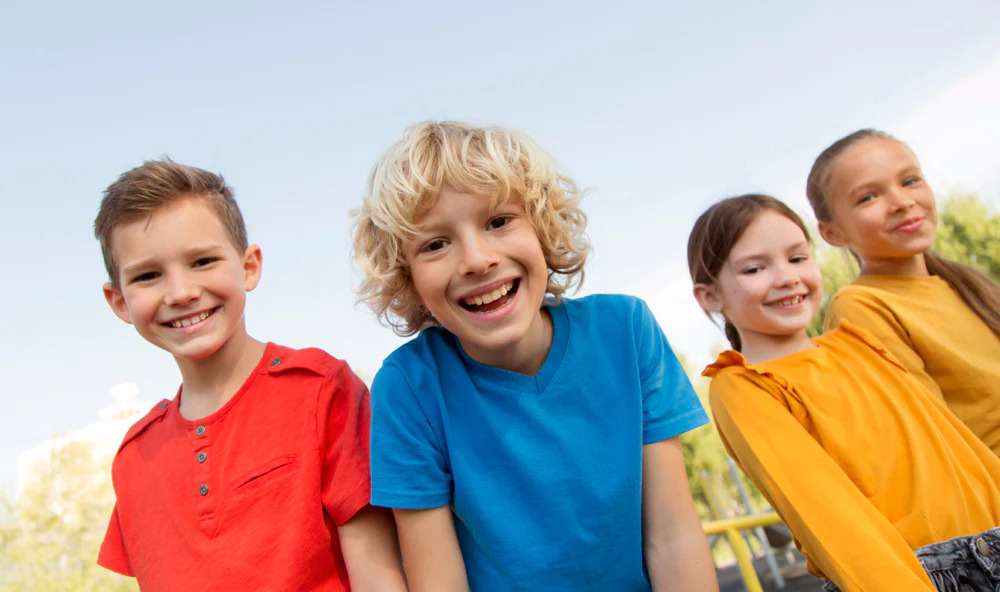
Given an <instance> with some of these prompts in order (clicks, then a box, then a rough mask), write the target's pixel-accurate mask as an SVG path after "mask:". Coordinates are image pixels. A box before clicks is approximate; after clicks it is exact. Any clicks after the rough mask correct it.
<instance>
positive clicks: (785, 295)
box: [695, 210, 823, 361]
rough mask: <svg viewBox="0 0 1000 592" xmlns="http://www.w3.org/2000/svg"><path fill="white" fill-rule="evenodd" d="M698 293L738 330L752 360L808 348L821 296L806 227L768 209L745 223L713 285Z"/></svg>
mask: <svg viewBox="0 0 1000 592" xmlns="http://www.w3.org/2000/svg"><path fill="white" fill-rule="evenodd" d="M695 295H696V297H697V298H698V300H699V303H700V304H701V305H702V306H703V307H704V308H705V309H706V310H709V311H713V312H721V313H722V314H723V315H725V317H726V318H727V319H728V320H729V322H731V323H732V324H733V325H734V326H735V327H736V328H737V330H738V331H739V334H740V340H741V341H742V351H743V354H744V356H746V357H747V359H748V360H755V361H759V360H763V359H773V358H775V357H779V356H781V355H785V354H787V353H791V352H792V351H798V350H799V349H803V348H804V347H809V346H810V345H809V343H810V342H809V337H808V336H807V335H806V332H805V329H806V326H808V325H809V321H811V320H812V318H813V316H814V315H815V314H816V311H817V310H819V305H820V301H821V299H822V297H823V284H822V279H821V277H820V272H819V266H818V265H817V264H816V261H815V260H814V259H813V257H812V249H811V248H810V245H809V242H808V241H807V240H806V237H805V234H803V232H802V229H800V228H799V227H798V225H796V224H795V222H793V221H791V220H789V219H788V218H787V217H785V216H783V215H781V214H779V213H777V212H775V211H772V210H765V211H763V212H762V213H760V214H759V215H758V216H757V218H756V219H755V220H754V221H753V223H751V224H750V226H748V227H747V229H746V230H745V231H744V232H743V234H742V236H741V237H740V239H739V240H738V241H736V244H734V245H733V248H732V250H731V251H730V252H729V256H728V257H727V258H726V261H725V262H724V263H723V264H722V268H721V269H720V271H719V273H718V277H717V278H716V281H715V283H714V284H711V285H709V284H699V285H697V286H696V290H695Z"/></svg>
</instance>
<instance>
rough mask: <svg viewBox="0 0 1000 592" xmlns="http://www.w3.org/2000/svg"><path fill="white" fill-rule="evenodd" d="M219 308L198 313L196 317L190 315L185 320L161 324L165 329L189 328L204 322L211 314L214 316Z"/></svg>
mask: <svg viewBox="0 0 1000 592" xmlns="http://www.w3.org/2000/svg"><path fill="white" fill-rule="evenodd" d="M219 308H221V307H219V306H216V307H215V308H213V309H212V310H206V311H205V312H201V313H198V314H196V315H191V316H189V317H187V318H184V319H176V320H173V321H170V322H169V323H163V326H165V327H172V328H174V329H183V328H184V327H190V326H191V325H197V324H198V323H200V322H202V321H204V320H205V319H207V318H208V317H210V316H212V315H213V314H215V312H216V311H217V310H219Z"/></svg>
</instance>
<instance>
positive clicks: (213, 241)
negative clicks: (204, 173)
mask: <svg viewBox="0 0 1000 592" xmlns="http://www.w3.org/2000/svg"><path fill="white" fill-rule="evenodd" d="M111 248H112V250H113V253H114V256H115V260H116V261H117V262H118V269H119V273H118V279H119V286H121V288H120V289H117V288H115V287H114V286H112V284H110V283H108V284H105V286H104V295H105V298H107V300H108V304H110V305H111V308H112V310H114V312H115V314H117V315H118V317H119V318H121V319H122V320H123V321H125V322H126V323H130V324H132V325H134V326H135V328H136V330H137V331H138V332H139V334H140V335H142V336H143V337H144V338H145V339H146V340H147V341H149V342H150V343H152V344H153V345H156V346H157V347H160V348H162V349H164V350H166V351H168V352H170V353H171V354H173V355H174V357H176V358H178V359H185V360H196V359H201V358H205V357H208V356H211V355H213V354H214V353H216V352H217V351H218V350H219V349H220V348H222V347H223V346H224V345H225V344H226V343H228V342H229V341H230V340H231V338H233V336H234V335H236V336H243V335H245V331H246V330H245V326H244V322H243V308H244V305H245V303H246V292H247V291H249V290H252V289H253V288H254V287H255V286H256V285H257V281H258V280H259V279H260V272H261V255H260V248H258V247H257V246H256V245H253V246H250V247H248V248H247V249H246V252H243V253H241V252H238V251H237V249H236V247H235V246H233V244H232V242H231V241H230V239H229V235H228V234H227V233H226V231H225V229H224V228H223V226H222V222H221V221H220V220H219V218H218V216H217V215H216V213H215V210H214V209H212V207H211V205H210V204H209V203H208V202H207V201H206V200H205V199H200V198H191V199H183V200H180V201H178V202H176V203H172V204H170V205H168V206H165V207H163V208H162V209H160V210H158V211H156V212H154V213H153V215H152V216H151V217H150V218H148V219H144V220H138V221H135V222H131V223H127V224H122V225H120V226H118V227H116V228H115V229H114V230H113V231H112V233H111Z"/></svg>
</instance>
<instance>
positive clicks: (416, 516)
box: [393, 506, 469, 592]
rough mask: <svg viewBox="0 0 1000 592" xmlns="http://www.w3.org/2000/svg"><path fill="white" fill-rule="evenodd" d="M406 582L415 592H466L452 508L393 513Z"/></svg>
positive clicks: (463, 567)
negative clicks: (397, 530)
mask: <svg viewBox="0 0 1000 592" xmlns="http://www.w3.org/2000/svg"><path fill="white" fill-rule="evenodd" d="M393 514H394V515H395V517H396V527H397V528H398V529H399V544H400V548H401V549H402V551H403V565H404V566H405V567H406V578H407V580H408V582H409V584H410V590H412V591H413V592H425V591H427V592H467V591H468V590H469V581H468V579H467V577H466V575H465V563H464V561H463V560H462V551H461V549H459V547H458V538H457V537H456V536H455V524H454V522H453V521H452V517H451V508H450V507H449V506H441V507H438V508H431V509H429V510H393Z"/></svg>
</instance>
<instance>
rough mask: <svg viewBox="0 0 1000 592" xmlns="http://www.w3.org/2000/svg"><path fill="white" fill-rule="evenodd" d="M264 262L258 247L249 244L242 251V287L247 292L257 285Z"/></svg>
mask: <svg viewBox="0 0 1000 592" xmlns="http://www.w3.org/2000/svg"><path fill="white" fill-rule="evenodd" d="M263 264H264V258H263V255H262V254H261V252H260V247H259V246H257V245H250V246H249V247H247V248H246V251H243V287H244V289H246V291H247V292H249V291H250V290H253V289H254V288H256V287H257V283H258V282H260V274H261V271H262V267H263Z"/></svg>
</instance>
